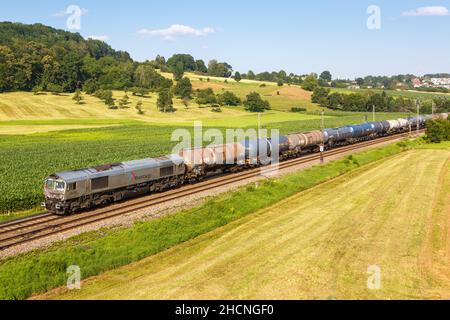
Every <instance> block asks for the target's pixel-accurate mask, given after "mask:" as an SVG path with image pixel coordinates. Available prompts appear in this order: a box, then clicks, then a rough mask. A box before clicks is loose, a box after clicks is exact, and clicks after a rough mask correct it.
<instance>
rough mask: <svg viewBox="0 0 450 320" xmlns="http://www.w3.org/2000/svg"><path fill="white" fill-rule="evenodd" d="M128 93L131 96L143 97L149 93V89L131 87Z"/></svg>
mask: <svg viewBox="0 0 450 320" xmlns="http://www.w3.org/2000/svg"><path fill="white" fill-rule="evenodd" d="M130 91H131V94H132V95H133V96H140V97H144V96H146V95H148V94H149V93H150V90H149V89H146V88H141V87H133V88H131V89H130Z"/></svg>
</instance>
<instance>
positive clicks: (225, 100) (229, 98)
mask: <svg viewBox="0 0 450 320" xmlns="http://www.w3.org/2000/svg"><path fill="white" fill-rule="evenodd" d="M217 102H218V103H219V104H220V105H222V106H238V105H240V104H241V99H239V97H238V96H237V95H235V94H234V93H233V92H230V91H225V92H224V93H222V94H219V95H217Z"/></svg>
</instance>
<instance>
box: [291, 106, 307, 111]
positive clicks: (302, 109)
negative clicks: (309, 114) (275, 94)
mask: <svg viewBox="0 0 450 320" xmlns="http://www.w3.org/2000/svg"><path fill="white" fill-rule="evenodd" d="M306 111H307V110H306V109H305V108H298V107H293V108H291V112H306Z"/></svg>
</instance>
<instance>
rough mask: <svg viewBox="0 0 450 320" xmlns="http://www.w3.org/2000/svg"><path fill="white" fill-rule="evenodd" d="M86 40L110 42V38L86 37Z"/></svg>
mask: <svg viewBox="0 0 450 320" xmlns="http://www.w3.org/2000/svg"><path fill="white" fill-rule="evenodd" d="M86 39H92V40H100V41H108V40H109V36H106V35H104V36H89V37H86Z"/></svg>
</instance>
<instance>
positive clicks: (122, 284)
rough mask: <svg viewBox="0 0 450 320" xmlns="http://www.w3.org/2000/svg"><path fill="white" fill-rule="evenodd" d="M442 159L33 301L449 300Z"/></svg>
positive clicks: (244, 222)
mask: <svg viewBox="0 0 450 320" xmlns="http://www.w3.org/2000/svg"><path fill="white" fill-rule="evenodd" d="M449 159H450V151H448V150H415V151H410V152H407V153H403V154H400V155H398V156H396V157H394V158H391V159H389V160H387V161H385V162H382V163H376V164H373V165H370V166H369V167H365V168H363V169H360V170H357V171H355V172H352V173H351V174H348V175H345V176H343V177H341V178H339V179H336V180H333V181H332V182H330V183H327V184H324V185H321V186H319V187H316V188H313V189H311V190H308V191H306V192H303V193H300V194H298V195H296V196H294V197H291V198H289V199H287V200H285V201H283V202H281V203H279V204H277V205H276V206H273V207H271V208H269V209H266V210H263V211H260V212H257V213H255V214H253V215H251V216H248V217H246V218H244V219H241V220H239V221H237V222H235V223H232V224H230V225H227V226H225V227H224V228H221V229H219V230H216V231H214V232H211V233H209V234H206V235H204V236H201V237H199V238H197V239H195V240H193V241H189V242H187V243H185V244H183V245H180V246H177V247H175V248H173V249H171V250H168V251H166V252H163V253H161V254H158V255H156V256H153V257H150V258H147V259H145V260H143V261H141V262H138V263H135V264H132V265H130V266H127V267H124V268H120V269H118V270H114V271H111V272H107V273H105V274H103V275H101V276H99V277H96V278H93V279H89V280H87V281H86V282H84V283H83V288H82V290H81V291H77V292H58V290H57V291H54V292H51V293H49V294H47V295H44V296H41V297H40V298H76V299H79V298H81V299H98V298H101V299H216V298H217V299H271V298H277V299H334V298H336V299H352V298H356V299H393V298H406V299H417V298H448V297H449V296H450V282H449V276H450V274H449V272H450V270H449V257H450V254H449V248H450V243H449V236H448V235H449V226H450V223H449V222H450V220H449V219H450V211H449V206H450V202H449V194H450V193H449V188H450V183H449V182H450V167H449V164H450V160H449ZM370 267H371V268H373V267H376V268H379V270H380V271H381V287H380V288H379V289H378V290H373V289H369V288H368V286H367V282H368V277H369V274H368V268H370ZM371 270H373V269H371Z"/></svg>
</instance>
